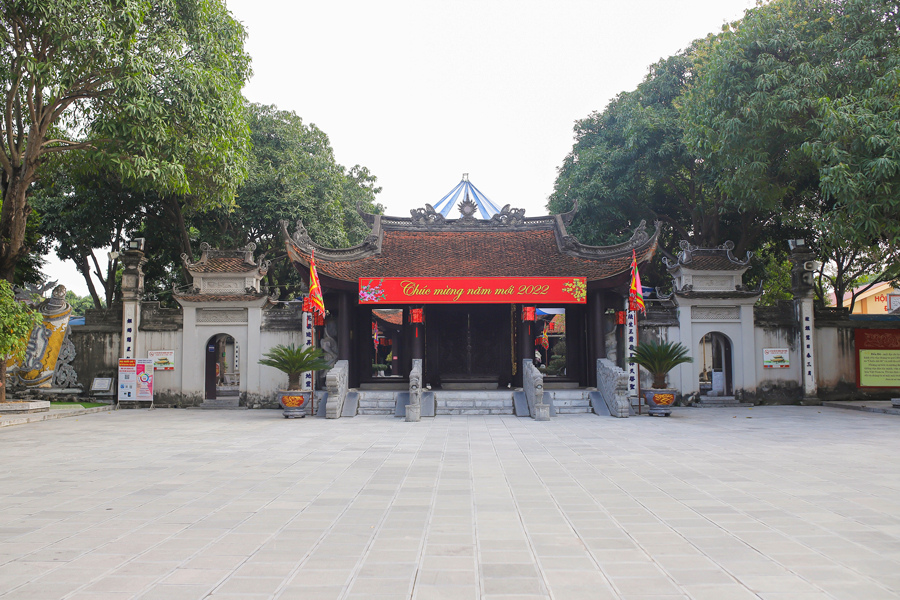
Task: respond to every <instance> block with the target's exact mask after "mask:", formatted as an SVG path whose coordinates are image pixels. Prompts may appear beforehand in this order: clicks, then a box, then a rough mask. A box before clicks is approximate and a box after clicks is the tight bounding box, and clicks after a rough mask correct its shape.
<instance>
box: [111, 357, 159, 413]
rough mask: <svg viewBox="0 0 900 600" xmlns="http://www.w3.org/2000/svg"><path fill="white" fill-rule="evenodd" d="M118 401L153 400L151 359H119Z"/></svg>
mask: <svg viewBox="0 0 900 600" xmlns="http://www.w3.org/2000/svg"><path fill="white" fill-rule="evenodd" d="M118 400H119V402H128V401H131V402H134V401H141V402H151V403H152V402H153V359H152V358H120V359H119V393H118Z"/></svg>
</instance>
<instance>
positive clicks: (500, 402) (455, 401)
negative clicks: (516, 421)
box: [344, 389, 594, 417]
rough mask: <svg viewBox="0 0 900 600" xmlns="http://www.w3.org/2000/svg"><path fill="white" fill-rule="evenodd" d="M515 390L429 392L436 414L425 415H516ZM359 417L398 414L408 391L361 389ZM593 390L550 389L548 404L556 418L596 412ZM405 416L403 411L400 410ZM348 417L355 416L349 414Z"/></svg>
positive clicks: (426, 397) (424, 413)
mask: <svg viewBox="0 0 900 600" xmlns="http://www.w3.org/2000/svg"><path fill="white" fill-rule="evenodd" d="M514 392H515V390H512V389H501V390H434V391H433V392H426V394H425V395H424V397H423V399H422V400H423V402H432V401H433V402H434V412H433V413H431V410H430V407H428V408H426V407H423V409H422V416H423V417H424V416H429V413H431V414H434V415H435V416H442V415H513V414H516V411H515V409H514V408H513V393H514ZM358 394H359V396H358V398H359V400H358V408H357V411H356V414H358V415H395V414H398V409H397V401H398V398H400V397H401V395H402V394H404V392H400V391H396V390H358ZM590 395H591V391H590V390H586V389H559V390H556V389H554V390H546V391H545V392H544V401H545V402H547V403H548V404H550V405H551V407H552V409H553V410H552V414H553V415H567V414H579V413H591V412H594V411H593V409H592V408H591V397H590ZM399 414H400V415H401V416H402V415H403V414H405V413H404V411H403V410H400V411H399ZM344 416H351V415H349V414H345V415H344Z"/></svg>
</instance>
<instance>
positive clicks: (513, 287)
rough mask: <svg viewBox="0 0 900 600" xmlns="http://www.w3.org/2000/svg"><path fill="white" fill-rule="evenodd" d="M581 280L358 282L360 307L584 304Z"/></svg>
mask: <svg viewBox="0 0 900 600" xmlns="http://www.w3.org/2000/svg"><path fill="white" fill-rule="evenodd" d="M586 298H587V280H586V279H585V278H584V277H384V278H366V277H361V278H360V280H359V303H360V304H526V303H527V304H538V305H547V304H584V303H585V302H586V301H587V300H586Z"/></svg>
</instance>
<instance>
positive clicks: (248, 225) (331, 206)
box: [187, 103, 383, 296]
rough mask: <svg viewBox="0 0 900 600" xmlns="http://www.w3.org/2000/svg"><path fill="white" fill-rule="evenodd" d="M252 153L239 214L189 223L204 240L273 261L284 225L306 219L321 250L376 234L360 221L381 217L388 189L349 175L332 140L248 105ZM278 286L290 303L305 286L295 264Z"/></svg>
mask: <svg viewBox="0 0 900 600" xmlns="http://www.w3.org/2000/svg"><path fill="white" fill-rule="evenodd" d="M246 111H247V120H248V123H249V127H250V140H251V148H252V150H251V152H250V160H249V162H248V177H247V179H246V181H244V182H243V184H242V185H241V186H240V187H239V188H238V190H237V195H236V197H235V202H234V205H233V206H228V207H222V208H219V209H216V210H210V211H206V212H202V213H201V212H197V213H195V214H193V215H191V216H190V217H189V218H188V219H187V223H188V225H189V226H193V227H195V228H196V231H197V234H198V235H199V236H201V238H202V239H204V240H205V241H208V242H210V243H212V244H214V245H218V246H220V247H232V248H233V247H239V246H244V245H245V244H247V243H248V242H254V243H255V244H256V245H257V251H258V252H266V253H268V255H269V257H270V258H272V257H273V255H274V257H276V258H277V257H278V256H283V255H284V244H283V242H282V240H281V231H280V226H279V222H280V221H282V220H287V221H289V222H291V223H294V222H296V221H297V220H298V219H302V220H303V223H304V226H305V227H306V228H307V231H309V233H310V235H311V236H312V238H313V239H315V240H316V242H318V243H320V244H323V245H325V246H331V247H346V246H349V245H352V244H355V243H358V242H360V241H362V239H363V238H364V237H365V235H367V234H368V232H369V229H368V227H366V225H365V223H363V221H362V219H361V218H360V216H359V214H358V213H357V210H356V207H357V204H359V205H361V206H362V207H363V208H364V209H365V210H368V211H371V212H380V211H382V210H383V208H382V207H381V206H380V205H378V204H377V203H376V202H375V195H376V194H377V193H379V192H380V191H381V188H378V187H375V182H376V178H375V177H374V176H373V175H372V174H371V173H370V172H369V170H368V169H366V168H365V167H361V166H359V165H356V166H354V167H353V168H352V169H350V170H349V171H348V170H346V169H345V168H344V167H343V166H341V165H339V164H338V163H337V162H336V160H335V158H334V151H333V150H332V148H331V145H330V143H329V140H328V136H327V135H326V134H325V133H324V132H323V131H322V130H321V129H319V128H318V127H316V126H315V125H313V124H306V123H304V122H303V119H302V118H301V117H299V116H298V115H297V114H295V113H293V112H290V111H283V110H278V109H277V108H276V107H275V106H269V105H263V104H255V103H253V104H248V105H247V106H246ZM267 280H268V284H269V285H270V286H273V287H274V286H276V285H278V286H283V287H284V288H285V289H283V290H282V295H283V296H288V295H290V293H291V292H292V291H296V287H297V286H299V284H300V279H299V277H298V276H297V274H296V272H295V269H294V268H293V266H292V265H291V264H289V263H288V261H282V262H278V263H275V264H273V265H272V266H271V267H270V269H269V274H268V275H267Z"/></svg>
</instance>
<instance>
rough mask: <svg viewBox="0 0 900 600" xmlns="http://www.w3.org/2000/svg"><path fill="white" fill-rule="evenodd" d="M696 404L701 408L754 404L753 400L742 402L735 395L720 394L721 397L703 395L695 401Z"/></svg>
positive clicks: (748, 405)
mask: <svg viewBox="0 0 900 600" xmlns="http://www.w3.org/2000/svg"><path fill="white" fill-rule="evenodd" d="M694 405H695V406H698V407H700V408H731V407H738V408H740V407H742V406H743V407H750V406H753V403H752V402H740V401H739V400H737V399H736V398H734V397H733V396H719V397H712V398H710V397H708V396H707V397H702V398H700V400H698V401H697V402H695V403H694Z"/></svg>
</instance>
